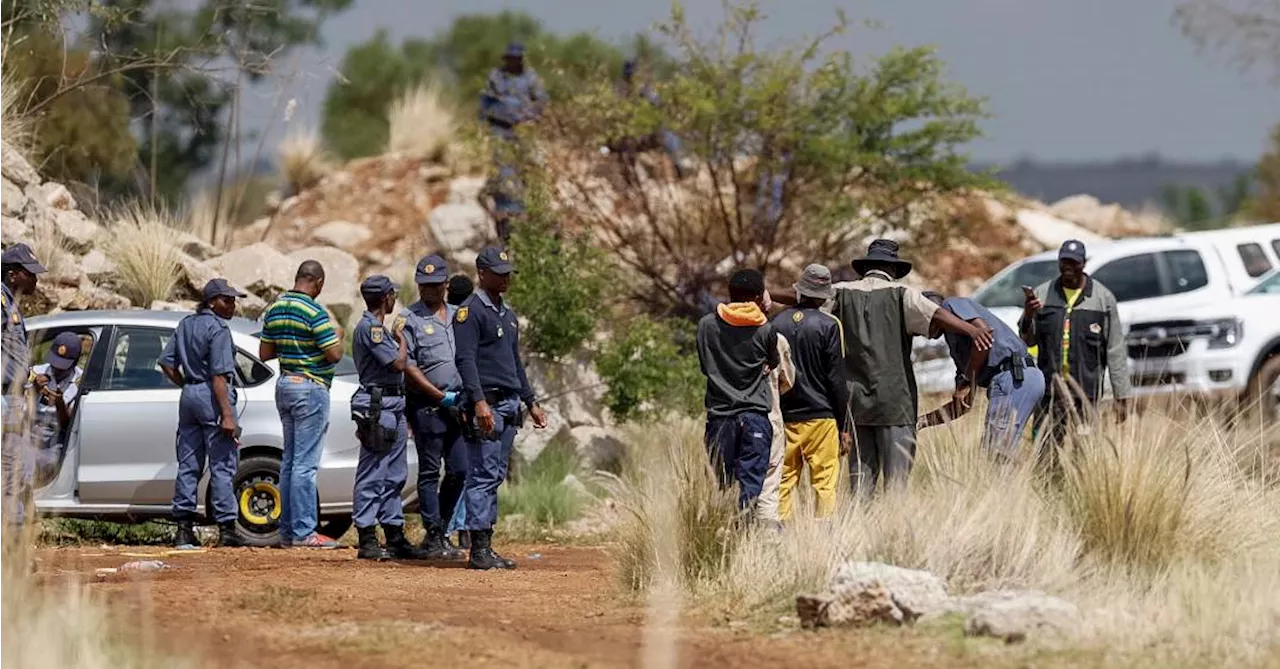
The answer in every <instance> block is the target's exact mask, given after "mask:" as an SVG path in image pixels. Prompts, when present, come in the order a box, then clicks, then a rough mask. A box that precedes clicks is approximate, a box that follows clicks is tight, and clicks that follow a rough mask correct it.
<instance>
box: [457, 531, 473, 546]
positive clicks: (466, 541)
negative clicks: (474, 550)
mask: <svg viewBox="0 0 1280 669" xmlns="http://www.w3.org/2000/svg"><path fill="white" fill-rule="evenodd" d="M455 547H456V548H458V549H461V550H471V533H470V532H468V531H466V530H458V543H457V544H456V545H455Z"/></svg>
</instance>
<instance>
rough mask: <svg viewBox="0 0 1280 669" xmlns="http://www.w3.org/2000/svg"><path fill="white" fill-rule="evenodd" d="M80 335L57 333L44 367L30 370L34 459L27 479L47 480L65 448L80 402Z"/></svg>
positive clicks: (54, 470) (28, 383) (53, 472)
mask: <svg viewBox="0 0 1280 669" xmlns="http://www.w3.org/2000/svg"><path fill="white" fill-rule="evenodd" d="M81 351H82V344H81V342H80V335H78V334H76V333H74V332H60V333H58V336H56V337H54V338H53V345H52V346H50V347H49V352H48V353H46V354H45V362H44V364H40V365H35V366H33V367H32V368H31V375H30V377H28V380H27V386H28V387H29V389H30V391H31V397H32V399H33V400H34V402H35V405H36V407H35V408H36V411H35V414H36V415H35V424H34V426H33V427H34V429H33V431H32V439H33V441H34V442H35V443H34V446H35V448H34V451H35V453H34V458H33V461H32V463H31V464H32V467H31V468H30V471H31V474H32V475H31V476H30V477H29V478H28V481H30V479H36V480H37V481H47V480H49V479H50V478H51V477H52V476H53V475H54V474H56V473H57V471H58V467H59V466H61V464H62V457H63V455H64V454H65V453H66V449H67V441H66V439H67V432H68V431H69V430H70V429H71V420H72V418H74V417H75V412H76V406H77V405H78V404H79V400H80V379H81V377H82V376H83V375H84V370H82V369H80V367H79V366H78V365H76V362H78V361H79V360H80V353H81Z"/></svg>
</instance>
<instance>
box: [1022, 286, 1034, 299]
mask: <svg viewBox="0 0 1280 669" xmlns="http://www.w3.org/2000/svg"><path fill="white" fill-rule="evenodd" d="M1022 294H1023V295H1025V296H1026V297H1028V298H1031V297H1035V296H1036V289H1035V288H1032V287H1031V286H1023V287H1022Z"/></svg>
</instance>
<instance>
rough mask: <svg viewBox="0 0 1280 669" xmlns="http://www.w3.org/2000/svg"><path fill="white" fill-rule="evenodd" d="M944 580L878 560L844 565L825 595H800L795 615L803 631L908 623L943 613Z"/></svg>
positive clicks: (946, 599)
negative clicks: (832, 627) (812, 628)
mask: <svg viewBox="0 0 1280 669" xmlns="http://www.w3.org/2000/svg"><path fill="white" fill-rule="evenodd" d="M949 602H950V598H949V597H948V596H947V590H946V586H945V585H944V584H943V582H942V579H941V578H938V577H937V576H935V575H933V574H931V573H929V572H927V571H919V570H916V569H903V568H901V567H895V566H893V565H887V564H881V563H879V562H858V561H850V562H846V563H845V564H844V565H842V566H841V567H840V569H839V570H838V571H837V572H836V575H835V576H834V577H832V579H831V584H830V586H829V587H828V588H827V590H826V591H825V592H822V593H818V594H811V595H800V596H799V597H797V598H796V612H797V615H799V616H800V622H801V624H802V625H804V626H805V627H829V626H837V625H866V624H871V623H876V622H884V623H892V624H902V623H912V622H915V621H916V620H917V619H919V618H921V617H923V616H926V615H937V614H940V613H942V612H945V611H946V610H947V605H948V603H949Z"/></svg>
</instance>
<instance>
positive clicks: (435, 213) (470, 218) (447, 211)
mask: <svg viewBox="0 0 1280 669" xmlns="http://www.w3.org/2000/svg"><path fill="white" fill-rule="evenodd" d="M427 225H429V226H430V227H431V235H432V236H433V237H434V238H435V240H436V243H437V244H438V245H439V246H440V250H442V251H445V252H449V253H454V252H457V251H461V250H463V249H467V248H470V247H472V246H475V244H476V242H477V241H479V240H482V239H484V238H485V236H486V235H487V234H488V232H489V230H490V229H491V226H490V224H489V215H488V214H486V213H485V211H484V209H481V208H480V205H479V204H477V203H476V202H474V201H473V202H463V203H457V204H452V203H451V204H442V205H440V206H438V207H436V208H435V209H432V210H431V214H430V215H428V216H427Z"/></svg>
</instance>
